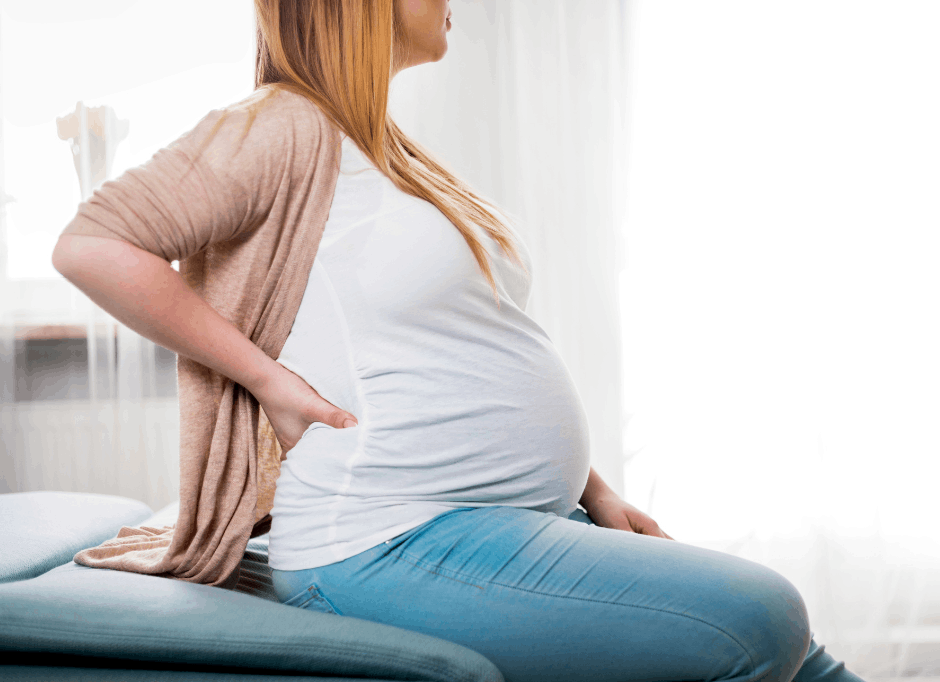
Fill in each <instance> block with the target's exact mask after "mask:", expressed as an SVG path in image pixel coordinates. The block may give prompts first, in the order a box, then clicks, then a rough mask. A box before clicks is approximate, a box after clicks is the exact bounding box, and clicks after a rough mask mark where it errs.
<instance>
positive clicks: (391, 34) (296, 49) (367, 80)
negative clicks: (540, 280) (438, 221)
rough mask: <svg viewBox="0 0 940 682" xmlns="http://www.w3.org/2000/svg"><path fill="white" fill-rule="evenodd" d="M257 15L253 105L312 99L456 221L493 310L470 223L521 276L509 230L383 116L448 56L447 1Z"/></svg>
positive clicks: (298, 3)
mask: <svg viewBox="0 0 940 682" xmlns="http://www.w3.org/2000/svg"><path fill="white" fill-rule="evenodd" d="M255 13H256V17H257V25H258V51H257V55H256V60H255V88H256V90H259V89H264V90H266V91H267V92H265V93H262V96H260V97H259V98H258V101H257V102H256V103H253V104H257V105H258V106H261V105H262V104H263V102H264V101H266V100H267V97H266V96H265V95H269V94H273V92H274V91H275V90H277V89H287V90H292V91H294V92H296V93H299V94H301V95H303V96H305V97H307V98H308V99H310V100H311V101H312V102H314V103H315V104H316V105H317V106H318V107H319V108H320V109H321V110H322V111H323V113H324V114H326V116H327V117H328V118H329V119H330V120H331V121H333V123H334V124H336V126H337V127H338V128H339V129H340V130H341V131H342V132H344V133H346V135H348V136H349V137H350V138H351V139H352V140H353V141H354V142H355V143H356V144H357V145H358V147H359V148H360V149H361V150H362V151H363V152H364V153H365V154H366V156H368V157H369V158H370V160H371V161H372V162H373V163H374V164H375V165H376V167H377V168H379V169H380V170H381V171H382V172H383V173H385V175H386V176H387V177H388V178H389V179H390V180H391V181H392V182H393V183H394V184H395V186H396V187H398V188H399V189H400V190H402V191H403V192H406V193H407V194H410V195H412V196H415V197H418V198H420V199H424V200H426V201H429V202H430V203H432V204H434V205H435V206H436V207H437V208H438V209H440V211H441V212H442V213H443V214H444V215H445V216H446V217H447V218H448V219H449V220H450V221H451V222H452V223H453V224H454V226H455V227H456V228H457V229H458V230H459V231H460V232H461V233H462V234H463V236H464V239H465V240H466V241H467V244H468V245H469V246H470V249H471V251H473V254H474V256H475V258H476V260H477V262H478V264H479V265H480V268H481V270H482V271H483V274H484V276H485V277H486V279H487V280H488V281H489V283H490V286H491V288H492V289H493V294H494V296H495V297H496V302H497V305H498V304H499V296H498V294H497V292H496V284H495V282H494V280H493V276H492V273H491V271H490V267H489V259H488V254H487V253H486V250H485V249H484V247H483V245H482V244H481V242H480V240H479V238H478V237H477V236H476V235H475V234H474V233H473V229H472V225H474V224H475V225H479V226H481V227H482V228H484V229H485V230H486V231H487V232H488V233H489V235H490V236H491V237H492V238H493V240H494V241H496V242H497V243H498V244H499V245H500V247H501V248H502V249H503V250H504V251H505V252H506V253H508V254H509V255H510V256H511V257H512V258H513V259H514V260H515V261H516V262H517V263H518V264H519V265H520V266H521V267H522V268H523V270H525V265H524V264H523V263H522V260H521V258H520V257H519V253H518V251H517V250H516V247H515V245H514V243H513V237H512V233H511V232H509V231H508V229H507V228H506V226H505V225H504V224H503V223H502V221H501V220H500V219H499V218H498V217H497V216H496V214H495V213H494V212H493V211H492V210H491V209H490V208H488V207H489V206H492V203H491V202H489V201H487V200H485V199H483V198H481V197H480V196H479V195H478V194H477V193H475V192H474V191H473V190H472V189H470V187H469V186H468V185H467V184H466V183H465V182H463V181H462V180H460V179H459V178H458V177H457V176H456V175H455V174H454V173H453V172H452V171H450V170H449V169H448V168H446V167H445V166H444V164H442V163H441V162H439V161H438V160H437V159H435V158H434V157H433V155H432V154H431V153H430V152H428V151H427V150H426V149H424V148H423V147H422V146H421V145H419V144H418V143H416V142H414V141H413V140H411V139H410V138H409V137H408V136H407V135H405V134H404V133H403V132H402V131H401V130H400V129H399V128H398V126H397V125H396V124H395V122H394V121H393V120H392V118H391V117H390V116H389V114H388V93H389V84H390V82H391V79H392V78H393V77H394V76H395V74H396V73H398V72H399V71H401V70H402V69H405V68H408V67H410V66H416V65H418V64H424V63H427V62H432V61H439V60H440V59H442V58H443V57H444V55H445V54H446V52H447V31H448V30H449V28H450V26H449V23H450V22H449V21H448V20H447V17H448V15H449V14H450V6H449V2H448V0H255ZM249 125H250V122H249ZM503 213H504V214H506V213H507V212H506V211H503Z"/></svg>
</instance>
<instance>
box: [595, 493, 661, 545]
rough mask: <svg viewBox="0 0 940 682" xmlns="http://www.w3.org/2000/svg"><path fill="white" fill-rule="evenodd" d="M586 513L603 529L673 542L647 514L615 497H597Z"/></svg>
mask: <svg viewBox="0 0 940 682" xmlns="http://www.w3.org/2000/svg"><path fill="white" fill-rule="evenodd" d="M585 509H587V507H585ZM587 513H588V515H589V516H590V517H591V519H592V520H593V521H594V523H595V524H597V525H598V526H601V527H603V528H614V529H616V530H625V531H627V532H628V533H640V534H641V535H652V536H653V537H656V538H666V539H668V540H675V538H673V537H672V536H671V535H668V534H667V533H666V532H665V531H663V530H662V529H661V528H660V527H659V524H658V523H656V522H655V521H654V520H653V518H652V517H651V516H650V515H649V514H645V513H643V512H641V511H640V510H639V509H637V508H636V507H634V506H633V505H632V504H628V503H627V502H624V501H623V500H622V499H620V497H618V496H617V495H604V496H600V497H597V498H596V499H594V500H593V501H592V502H591V508H590V509H587Z"/></svg>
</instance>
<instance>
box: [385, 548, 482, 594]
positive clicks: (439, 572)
mask: <svg viewBox="0 0 940 682" xmlns="http://www.w3.org/2000/svg"><path fill="white" fill-rule="evenodd" d="M391 555H392V556H394V557H395V558H396V559H401V560H402V561H404V562H405V563H408V564H411V565H412V566H414V567H415V568H420V569H421V570H422V571H427V572H428V573H433V574H435V575H439V576H442V577H444V578H447V579H448V580H453V581H454V582H458V583H461V584H462V585H469V586H470V587H475V588H476V589H478V590H480V591H481V592H482V591H483V588H482V587H481V586H480V585H474V584H473V583H468V582H466V581H464V580H458V579H457V578H455V577H453V576H452V575H447V574H448V573H454V574H456V575H459V576H461V577H462V578H466V577H468V576H465V575H463V574H460V573H456V571H451V570H449V569H442V568H440V567H438V566H435V567H433V568H426V567H424V566H421V565H420V563H419V560H418V559H414V558H412V557H410V556H406V555H405V553H404V552H395V551H392V552H391ZM421 563H424V562H421ZM472 579H473V578H471V580H472Z"/></svg>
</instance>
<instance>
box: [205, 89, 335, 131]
mask: <svg viewBox="0 0 940 682" xmlns="http://www.w3.org/2000/svg"><path fill="white" fill-rule="evenodd" d="M221 110H222V111H225V112H227V115H229V116H233V117H235V118H240V117H251V118H252V120H253V121H255V120H257V121H261V122H262V125H265V124H267V125H270V126H272V127H275V128H276V127H277V126H279V125H280V126H283V125H290V124H303V123H307V124H315V125H317V126H320V127H323V128H333V127H334V126H333V124H332V122H331V121H330V120H329V117H327V115H326V114H324V113H323V110H322V109H321V108H320V107H319V105H317V104H316V102H314V101H313V100H312V99H310V98H309V97H307V96H305V95H303V94H301V93H299V92H296V91H295V90H292V89H289V88H286V87H282V86H275V85H273V84H269V85H262V86H261V87H259V88H256V89H255V90H254V91H253V92H252V93H251V94H249V95H248V96H246V97H243V98H242V99H240V100H238V101H237V102H233V103H231V104H229V105H227V106H225V107H222V109H221Z"/></svg>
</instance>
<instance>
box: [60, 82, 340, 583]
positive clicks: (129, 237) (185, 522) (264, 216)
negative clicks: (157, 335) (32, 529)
mask: <svg viewBox="0 0 940 682" xmlns="http://www.w3.org/2000/svg"><path fill="white" fill-rule="evenodd" d="M261 94H262V93H261V91H260V90H259V91H256V92H255V93H253V94H252V95H250V96H248V97H246V98H245V99H243V100H241V101H239V102H237V103H235V104H233V105H231V106H228V107H225V108H224V109H215V110H213V111H211V112H209V113H208V114H207V115H206V116H205V117H203V118H202V119H201V120H200V121H199V122H198V123H197V124H196V125H195V127H194V128H193V129H191V130H190V131H188V132H186V133H184V134H183V135H182V136H181V137H179V138H178V139H177V140H175V141H174V142H172V143H171V144H169V145H168V146H167V147H165V148H163V149H161V150H159V151H158V152H156V154H154V156H153V157H152V158H151V159H150V160H148V161H147V162H146V163H144V164H142V165H140V166H138V167H135V168H131V169H129V170H127V171H126V172H124V174H122V175H121V176H120V177H119V178H117V179H116V180H109V181H106V182H105V183H103V184H102V186H101V187H100V188H98V189H96V190H95V192H94V193H93V195H92V196H91V197H89V198H88V200H87V201H84V202H82V203H81V204H80V205H79V207H78V212H77V214H76V215H75V217H74V218H73V219H72V221H71V222H69V224H68V225H67V226H66V227H65V229H64V230H63V231H62V234H82V235H90V236H96V237H108V238H111V239H119V240H123V241H126V242H129V243H130V244H133V245H134V246H136V247H138V248H141V249H144V250H145V251H148V252H150V253H153V254H155V255H157V256H159V257H160V258H163V259H164V260H166V261H167V262H171V261H174V260H178V261H179V272H180V275H181V276H182V277H183V279H184V280H185V281H186V283H187V284H188V285H189V286H191V287H192V288H193V289H194V290H195V291H196V293H198V294H199V295H200V296H201V297H202V298H203V299H204V300H205V301H206V302H207V303H208V304H209V305H210V306H212V308H214V309H215V310H217V311H218V312H219V313H220V314H221V315H222V316H223V317H224V318H225V319H227V320H228V321H229V322H231V323H232V324H234V325H235V327H237V328H238V329H239V330H240V331H241V332H242V333H243V334H245V335H246V336H247V337H248V338H249V339H251V341H252V342H253V343H255V344H256V345H257V346H258V347H260V348H261V349H262V350H263V351H264V352H265V353H266V354H267V355H268V356H269V357H271V358H272V359H276V358H277V357H278V355H279V354H280V352H281V348H282V347H283V345H284V342H285V340H286V339H287V336H288V334H289V333H290V330H291V326H292V324H293V322H294V318H295V317H296V315H297V311H298V309H299V308H300V303H301V300H302V298H303V294H304V289H305V287H306V283H307V278H308V275H309V273H310V271H311V269H312V266H313V262H314V258H315V256H316V253H317V249H318V247H319V243H320V237H321V235H322V234H323V229H324V226H325V224H326V221H327V218H328V216H329V211H330V206H331V202H332V199H333V193H334V190H335V187H336V180H337V177H338V174H339V162H340V155H341V151H340V147H339V144H340V142H341V133H340V131H339V129H338V128H337V127H336V126H335V125H334V124H333V123H332V122H331V121H330V120H329V118H327V116H326V115H325V114H324V113H323V112H322V110H321V109H320V108H319V107H318V106H316V104H314V103H313V102H312V101H310V100H308V99H307V98H306V97H303V96H302V95H299V94H296V93H294V92H291V91H287V90H276V91H275V92H274V93H273V94H271V95H270V98H271V99H269V100H267V101H265V102H264V103H263V104H262V106H261V107H260V108H259V109H258V111H257V115H256V117H255V119H254V121H253V122H252V124H251V126H250V128H247V131H246V127H247V126H248V122H249V110H248V109H249V105H251V104H253V103H255V102H256V101H257V100H258V99H259V95H261ZM223 113H225V114H226V116H225V117H224V120H223ZM210 137H211V141H210ZM204 145H205V146H204ZM200 149H202V150H203V151H202V152H201V153H198V152H199V150H200ZM177 377H178V394H179V409H180V509H179V517H178V518H177V522H176V524H174V525H173V526H167V527H161V528H151V527H147V526H141V527H139V528H137V527H126V526H125V527H123V528H121V530H120V532H119V533H118V535H117V537H115V538H113V539H111V540H108V541H106V542H104V543H103V544H101V545H99V546H97V547H92V548H88V549H84V550H82V551H80V552H79V553H78V554H76V555H75V557H74V560H75V562H76V563H79V564H83V565H85V566H91V567H97V568H110V569H115V570H122V571H132V572H136V573H147V574H153V575H160V576H163V577H168V578H175V579H179V580H185V581H189V582H198V583H204V584H209V585H219V586H223V587H232V586H234V584H235V583H236V582H237V581H238V565H239V562H240V561H241V559H242V555H243V554H244V551H245V548H246V547H247V544H248V540H249V539H250V538H251V537H255V536H257V535H260V534H262V533H264V532H267V530H268V528H269V527H270V523H271V516H270V514H269V512H270V510H271V507H272V504H273V500H274V486H275V482H276V480H277V477H278V474H279V469H280V457H281V451H280V445H279V444H278V442H277V439H276V438H275V437H274V432H273V429H272V428H271V426H270V423H268V421H267V419H266V418H265V416H264V413H263V411H262V410H261V409H260V405H259V403H258V401H257V399H255V397H254V396H252V395H251V393H249V391H248V390H247V389H245V388H244V387H243V386H241V385H239V384H237V383H236V382H234V381H232V380H231V379H229V378H228V377H225V376H223V375H221V374H219V373H218V372H216V371H214V370H212V369H210V368H208V367H206V366H205V365H202V364H200V363H198V362H196V361H194V360H191V359H189V358H187V357H184V356H182V355H179V356H178V357H177Z"/></svg>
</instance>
